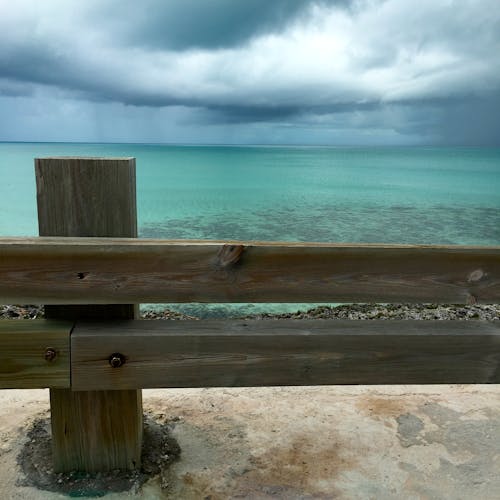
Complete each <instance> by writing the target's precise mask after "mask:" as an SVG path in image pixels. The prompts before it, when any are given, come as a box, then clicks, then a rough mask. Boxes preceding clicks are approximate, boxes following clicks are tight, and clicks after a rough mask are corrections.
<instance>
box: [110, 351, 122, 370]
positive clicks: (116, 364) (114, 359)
mask: <svg viewBox="0 0 500 500" xmlns="http://www.w3.org/2000/svg"><path fill="white" fill-rule="evenodd" d="M109 364H110V365H111V368H120V366H122V365H124V364H125V356H124V355H123V354H120V353H119V352H115V353H113V354H111V356H110V357H109Z"/></svg>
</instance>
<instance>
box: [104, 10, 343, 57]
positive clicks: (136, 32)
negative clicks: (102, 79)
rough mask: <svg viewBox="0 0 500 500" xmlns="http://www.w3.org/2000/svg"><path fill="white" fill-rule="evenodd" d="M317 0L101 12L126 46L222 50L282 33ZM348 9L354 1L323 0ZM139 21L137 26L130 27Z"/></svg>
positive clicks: (156, 48)
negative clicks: (261, 36)
mask: <svg viewBox="0 0 500 500" xmlns="http://www.w3.org/2000/svg"><path fill="white" fill-rule="evenodd" d="M311 3H312V2H311V0H251V1H247V0H243V1H238V0H201V1H200V0H170V1H164V0H143V1H141V2H133V3H130V4H128V5H125V6H124V4H123V2H122V1H115V2H113V3H112V4H108V5H106V6H104V7H102V10H101V8H99V11H98V12H97V17H99V18H101V17H102V16H104V17H105V18H106V19H107V20H108V21H109V22H110V25H111V28H112V30H114V32H115V34H116V35H118V36H119V38H120V39H121V41H122V42H123V43H125V44H129V45H134V46H140V47H146V48H150V49H155V50H158V49H160V50H161V49H163V50H165V49H167V50H186V49H193V48H204V49H220V48H228V47H234V46H239V45H242V44H244V43H245V42H247V41H248V40H250V39H251V38H254V37H256V36H260V35H264V34H268V33H274V32H279V31H282V30H283V29H284V28H285V27H286V26H287V24H288V23H290V22H292V21H293V20H294V19H296V18H297V17H298V16H299V15H300V14H301V13H303V12H304V10H306V9H307V8H308V7H310V5H311ZM316 3H317V4H318V5H339V6H348V5H349V4H350V3H351V1H350V0H317V1H316ZM130 20H133V22H130Z"/></svg>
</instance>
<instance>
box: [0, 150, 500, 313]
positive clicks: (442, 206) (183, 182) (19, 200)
mask: <svg viewBox="0 0 500 500" xmlns="http://www.w3.org/2000/svg"><path fill="white" fill-rule="evenodd" d="M45 156H104V157H105V156H113V157H117V156H132V157H135V158H136V159H137V202H138V225H139V235H140V237H145V238H175V239H177V238H189V239H192V238H194V239H222V240H224V239H231V240H261V241H262V240H267V241H319V242H351V243H358V242H359V243H361V242H364V243H414V244H456V245H500V149H498V148H432V147H376V148H374V147H370V148H368V147H356V148H351V147H349V148H347V147H345V148H344V147H312V146H306V147H301V146H294V147H290V146H282V147H281V146H272V147H269V146H264V147H263V146H236V147H235V146H181V145H179V146H177V145H155V144H152V145H145V144H69V143H0V175H1V180H2V181H1V183H0V235H1V236H33V235H36V234H37V222H36V190H35V176H34V167H33V159H34V158H35V157H45ZM200 307H202V306H199V305H188V306H179V307H178V308H177V309H178V310H182V311H184V312H188V313H189V312H192V313H196V312H197V311H198V313H199V311H200ZM203 307H205V306H203ZM221 307H222V309H221ZM239 307H240V308H241V307H243V309H241V311H243V312H258V311H261V310H269V306H258V305H247V306H239ZM245 307H247V309H244V308H245ZM273 307H274V309H273V310H277V309H278V310H280V311H284V310H295V309H297V307H298V306H297V305H290V306H285V305H279V306H278V305H275V306H273ZM179 308H180V309H179ZM276 308H277V309H276ZM290 308H291V309H290ZM210 310H211V313H210V314H213V315H218V314H219V312H220V311H223V312H224V313H226V312H227V308H225V306H220V307H219V306H214V307H213V308H212V309H210ZM221 314H222V312H221Z"/></svg>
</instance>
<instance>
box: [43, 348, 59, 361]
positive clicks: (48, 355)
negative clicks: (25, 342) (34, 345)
mask: <svg viewBox="0 0 500 500" xmlns="http://www.w3.org/2000/svg"><path fill="white" fill-rule="evenodd" d="M56 357H57V352H56V350H55V349H54V348H53V347H47V349H45V354H44V358H45V361H49V362H50V361H54V359H56Z"/></svg>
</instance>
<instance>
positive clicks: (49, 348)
mask: <svg viewBox="0 0 500 500" xmlns="http://www.w3.org/2000/svg"><path fill="white" fill-rule="evenodd" d="M72 326H73V325H72V324H71V323H66V322H57V321H46V320H36V321H23V320H0V389H38V388H40V389H41V388H45V387H53V388H60V389H62V388H69V387H70V355H69V349H70V342H69V338H70V332H71V328H72Z"/></svg>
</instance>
